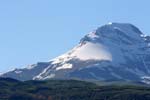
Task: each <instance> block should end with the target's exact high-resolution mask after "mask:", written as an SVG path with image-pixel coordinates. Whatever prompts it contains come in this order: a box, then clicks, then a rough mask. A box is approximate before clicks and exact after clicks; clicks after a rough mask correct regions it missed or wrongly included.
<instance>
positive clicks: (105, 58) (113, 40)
mask: <svg viewBox="0 0 150 100" xmlns="http://www.w3.org/2000/svg"><path fill="white" fill-rule="evenodd" d="M37 70H38V71H37ZM18 72H19V73H18ZM33 72H34V73H33ZM2 77H12V78H15V79H19V80H30V79H37V80H44V79H51V78H57V79H70V78H71V79H72V78H75V79H84V80H103V81H105V80H107V81H111V80H124V81H141V82H146V83H149V80H150V37H149V36H145V35H144V34H143V33H142V32H141V31H140V30H139V29H138V28H136V27H135V26H133V25H131V24H126V23H109V24H106V25H104V26H102V27H100V28H98V29H97V30H96V31H93V32H91V33H89V34H87V35H86V36H85V37H84V38H82V39H81V41H80V43H79V44H78V45H77V46H76V47H74V48H73V49H72V50H70V51H69V52H67V53H66V54H63V55H62V56H59V57H57V58H55V59H53V60H51V61H49V62H48V63H46V65H45V64H44V65H40V66H38V64H36V65H33V66H32V67H31V68H25V69H16V70H13V71H10V72H8V73H5V74H3V75H2Z"/></svg>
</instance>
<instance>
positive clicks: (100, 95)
mask: <svg viewBox="0 0 150 100" xmlns="http://www.w3.org/2000/svg"><path fill="white" fill-rule="evenodd" d="M0 100H150V87H144V86H135V85H123V86H115V85H113V86H111V85H110V86H97V85H95V84H93V83H88V82H82V81H75V80H49V81H26V82H20V81H17V80H14V79H9V78H1V79H0Z"/></svg>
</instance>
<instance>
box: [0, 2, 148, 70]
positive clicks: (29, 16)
mask: <svg viewBox="0 0 150 100" xmlns="http://www.w3.org/2000/svg"><path fill="white" fill-rule="evenodd" d="M108 22H125V23H132V24H134V25H136V26H138V27H139V28H140V29H141V30H142V31H143V32H144V33H145V34H150V27H149V26H150V0H1V1H0V72H5V71H7V70H10V69H12V68H15V67H23V66H25V65H28V64H33V63H36V62H38V61H49V60H50V59H51V58H54V57H56V56H58V55H60V54H62V53H64V52H66V51H67V50H69V49H71V48H72V47H73V46H75V45H76V44H77V43H78V42H79V40H80V38H82V37H83V36H84V35H85V34H86V33H88V32H90V31H92V30H94V29H95V28H97V27H99V26H101V25H103V24H106V23H108Z"/></svg>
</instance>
